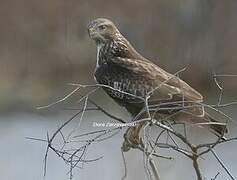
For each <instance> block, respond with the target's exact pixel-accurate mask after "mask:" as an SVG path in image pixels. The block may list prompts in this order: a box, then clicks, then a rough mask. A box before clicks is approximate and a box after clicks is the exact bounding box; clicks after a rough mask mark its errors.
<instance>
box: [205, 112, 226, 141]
mask: <svg viewBox="0 0 237 180" xmlns="http://www.w3.org/2000/svg"><path fill="white" fill-rule="evenodd" d="M204 119H205V120H206V121H207V122H210V124H208V123H207V125H208V128H209V129H210V131H211V132H212V133H214V134H215V135H216V136H217V137H221V139H222V140H225V137H224V134H225V133H227V132H228V129H227V126H226V124H225V123H220V122H218V121H216V120H215V119H213V118H212V117H211V116H210V115H209V114H208V113H205V115H204Z"/></svg>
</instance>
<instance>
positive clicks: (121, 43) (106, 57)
mask: <svg viewBox="0 0 237 180" xmlns="http://www.w3.org/2000/svg"><path fill="white" fill-rule="evenodd" d="M116 57H120V58H131V59H142V58H143V57H142V56H141V55H140V54H139V53H138V52H137V51H136V50H135V49H134V48H133V47H132V45H131V44H130V43H129V42H128V41H127V40H126V39H125V38H124V37H123V36H122V35H121V34H120V35H116V36H115V37H114V38H113V39H110V40H107V41H106V42H100V43H97V63H96V67H99V66H100V65H102V64H107V63H108V62H109V61H110V59H111V58H116Z"/></svg>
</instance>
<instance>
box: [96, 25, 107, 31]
mask: <svg viewBox="0 0 237 180" xmlns="http://www.w3.org/2000/svg"><path fill="white" fill-rule="evenodd" d="M98 28H99V30H105V29H106V26H105V25H100V26H98Z"/></svg>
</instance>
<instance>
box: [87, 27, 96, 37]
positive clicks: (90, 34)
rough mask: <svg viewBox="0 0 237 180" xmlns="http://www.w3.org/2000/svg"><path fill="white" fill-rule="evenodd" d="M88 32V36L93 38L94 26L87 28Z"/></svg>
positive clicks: (94, 34)
mask: <svg viewBox="0 0 237 180" xmlns="http://www.w3.org/2000/svg"><path fill="white" fill-rule="evenodd" d="M88 34H89V36H90V38H94V37H95V36H96V32H95V30H94V28H88Z"/></svg>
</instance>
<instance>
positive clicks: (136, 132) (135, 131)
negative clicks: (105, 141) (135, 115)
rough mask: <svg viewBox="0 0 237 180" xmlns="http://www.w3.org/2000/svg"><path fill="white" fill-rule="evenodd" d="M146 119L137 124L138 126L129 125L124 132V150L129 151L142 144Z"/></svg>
mask: <svg viewBox="0 0 237 180" xmlns="http://www.w3.org/2000/svg"><path fill="white" fill-rule="evenodd" d="M146 123H147V122H146V121H144V122H140V123H138V124H136V126H133V127H129V128H128V129H127V131H126V132H125V134H124V142H123V145H122V151H123V152H127V151H129V150H130V149H131V148H137V147H138V146H139V145H141V130H142V128H143V127H144V126H145V125H146Z"/></svg>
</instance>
